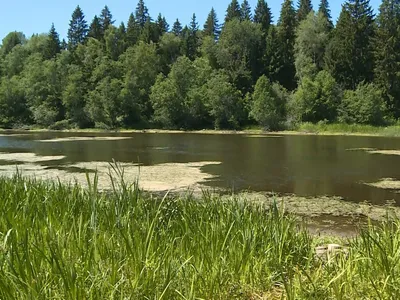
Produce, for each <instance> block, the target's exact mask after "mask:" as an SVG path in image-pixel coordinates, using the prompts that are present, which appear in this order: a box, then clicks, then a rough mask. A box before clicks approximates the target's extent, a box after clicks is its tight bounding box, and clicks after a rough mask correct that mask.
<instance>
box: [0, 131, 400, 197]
mask: <svg viewBox="0 0 400 300" xmlns="http://www.w3.org/2000/svg"><path fill="white" fill-rule="evenodd" d="M85 136H91V137H93V136H99V137H103V138H102V139H101V140H94V139H89V140H83V139H79V140H76V141H54V142H40V140H44V139H54V138H64V139H65V138H68V137H85ZM106 136H113V137H130V139H118V140H107V139H104V137H106ZM354 148H373V149H380V150H384V149H387V150H400V139H398V138H386V137H354V136H280V137H275V138H263V137H260V138H258V137H255V136H251V137H250V136H245V135H228V134H227V135H206V134H204V135H203V134H154V133H151V134H146V133H135V134H93V133H90V134H77V133H49V132H43V133H32V134H30V135H20V136H18V135H12V136H4V135H3V136H0V152H10V153H18V152H34V153H36V154H39V155H44V156H50V155H59V156H65V158H64V159H63V160H61V161H50V162H46V163H45V164H46V165H48V166H51V167H52V168H54V167H57V166H60V167H61V168H65V166H66V165H71V164H73V163H77V162H90V161H112V159H115V160H117V161H120V162H134V163H141V164H143V165H156V164H162V163H186V162H201V161H219V162H222V164H220V165H210V166H204V167H203V168H202V170H203V171H204V172H207V173H210V174H212V175H213V176H214V177H213V178H214V179H213V180H210V181H207V182H206V184H207V185H209V186H214V187H224V188H229V189H235V190H236V191H238V190H243V189H249V190H254V191H274V192H278V193H295V194H298V195H301V196H319V195H335V196H341V197H344V198H345V199H348V200H352V201H363V200H368V201H371V202H373V203H376V204H378V203H384V201H385V200H390V199H394V200H396V201H397V202H398V204H400V194H397V193H395V192H393V191H389V190H384V189H379V188H376V187H372V186H367V185H364V184H362V183H363V182H376V181H379V180H380V179H382V178H394V179H400V168H399V166H400V164H399V163H400V156H396V155H380V154H369V153H367V152H366V151H362V150H360V151H348V149H354ZM1 163H3V162H2V161H1V160H0V164H1ZM41 164H43V163H41Z"/></svg>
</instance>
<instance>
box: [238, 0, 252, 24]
mask: <svg viewBox="0 0 400 300" xmlns="http://www.w3.org/2000/svg"><path fill="white" fill-rule="evenodd" d="M240 20H242V21H244V20H247V21H251V20H252V15H251V7H250V4H249V1H247V0H243V2H242V5H241V6H240Z"/></svg>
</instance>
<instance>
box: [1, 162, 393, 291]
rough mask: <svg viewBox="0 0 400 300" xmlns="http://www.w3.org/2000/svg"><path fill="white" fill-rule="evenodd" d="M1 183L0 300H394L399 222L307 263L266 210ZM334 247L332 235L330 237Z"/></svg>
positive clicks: (311, 250)
mask: <svg viewBox="0 0 400 300" xmlns="http://www.w3.org/2000/svg"><path fill="white" fill-rule="evenodd" d="M114 170H115V171H116V172H117V174H119V175H118V176H120V179H119V180H118V181H114V189H113V190H112V191H109V192H99V191H98V190H97V186H96V177H94V178H92V179H91V180H88V182H90V184H89V186H88V188H85V189H84V188H82V187H80V186H79V185H64V184H61V183H58V182H43V181H37V180H34V179H24V178H23V177H21V175H19V174H16V175H15V176H14V177H13V178H8V179H7V178H0V199H1V200H2V203H1V204H2V205H1V206H0V215H1V218H0V271H1V272H0V298H1V299H30V298H35V299H49V298H51V299H66V298H68V299H86V298H102V299H104V298H107V299H108V298H111V299H128V298H129V299H130V298H138V299H139V298H148V299H233V298H235V299H280V298H281V297H282V296H283V297H286V298H287V299H372V298H374V299H397V298H399V297H400V288H399V287H400V276H399V275H400V252H399V250H398V249H399V248H400V221H387V222H385V223H383V224H382V225H381V226H378V227H372V226H369V227H367V228H364V229H361V230H360V235H359V236H358V237H357V238H355V239H353V240H350V241H348V242H347V243H348V245H347V246H348V252H346V253H344V254H340V253H336V254H335V253H328V255H327V257H325V259H320V258H317V257H316V256H315V247H316V246H318V245H320V244H321V243H325V242H329V240H326V239H324V240H321V239H320V238H316V237H312V236H311V235H310V234H309V233H308V232H307V231H306V230H305V229H304V228H303V227H301V226H300V225H299V224H298V221H297V220H296V218H295V217H294V216H292V215H286V214H284V213H283V212H282V211H281V210H280V209H278V206H277V205H272V206H271V207H266V206H265V205H262V204H256V203H251V202H248V201H246V200H245V199H240V198H236V197H234V196H232V198H231V199H229V200H228V199H225V200H222V199H221V198H219V197H217V196H213V195H211V194H209V193H207V192H204V193H203V195H202V197H201V199H193V198H192V197H191V196H190V194H187V195H186V196H183V195H181V196H173V195H168V194H167V195H165V196H164V197H162V198H161V197H157V196H152V195H150V194H147V193H144V192H142V191H140V190H138V189H137V185H132V186H131V185H128V184H126V183H125V182H124V180H123V174H122V172H121V171H119V170H118V168H116V169H114ZM335 240H337V239H335Z"/></svg>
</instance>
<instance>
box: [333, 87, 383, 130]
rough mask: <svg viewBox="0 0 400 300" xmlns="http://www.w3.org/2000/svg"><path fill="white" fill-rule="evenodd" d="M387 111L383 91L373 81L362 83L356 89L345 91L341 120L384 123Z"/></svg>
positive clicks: (375, 123)
mask: <svg viewBox="0 0 400 300" xmlns="http://www.w3.org/2000/svg"><path fill="white" fill-rule="evenodd" d="M385 112H386V105H385V101H384V99H383V96H382V91H381V90H380V89H379V88H378V87H377V86H376V85H374V84H372V83H361V84H360V85H359V86H358V87H357V89H356V90H355V91H351V90H347V91H345V92H344V97H343V101H342V105H341V106H340V111H339V114H340V115H339V120H340V121H341V122H345V123H359V124H372V125H382V124H384V121H385V118H384V117H385Z"/></svg>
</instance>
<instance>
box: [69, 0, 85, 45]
mask: <svg viewBox="0 0 400 300" xmlns="http://www.w3.org/2000/svg"><path fill="white" fill-rule="evenodd" d="M87 32H88V26H87V23H86V20H85V15H84V14H83V11H82V9H81V8H80V7H79V5H78V6H77V7H76V9H75V10H74V12H73V13H72V19H71V21H70V23H69V29H68V49H69V50H75V49H76V47H77V46H78V45H79V44H83V43H84V42H85V40H86V35H87Z"/></svg>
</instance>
